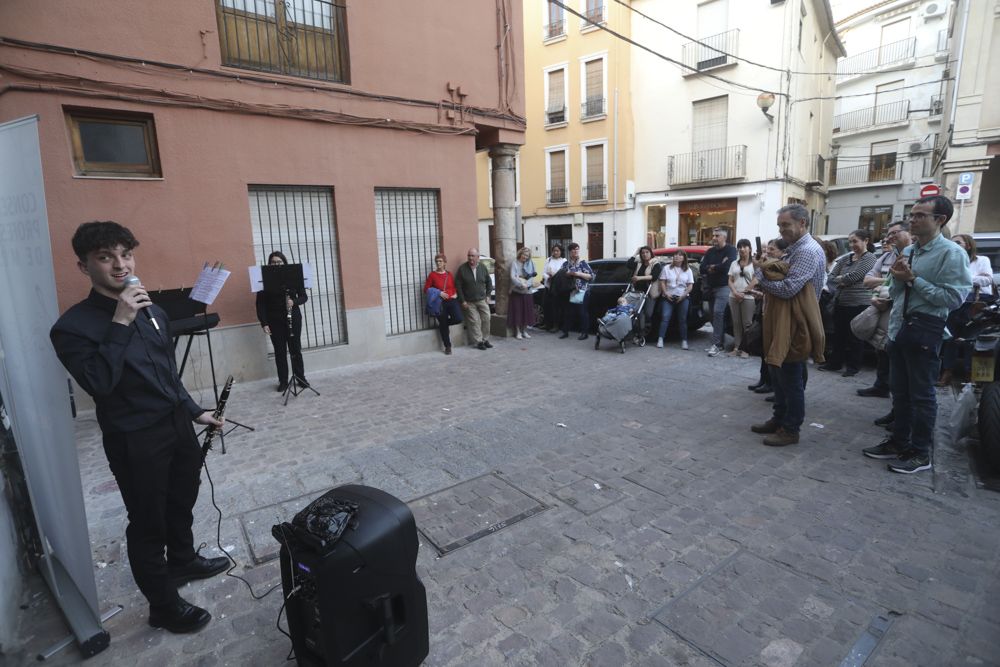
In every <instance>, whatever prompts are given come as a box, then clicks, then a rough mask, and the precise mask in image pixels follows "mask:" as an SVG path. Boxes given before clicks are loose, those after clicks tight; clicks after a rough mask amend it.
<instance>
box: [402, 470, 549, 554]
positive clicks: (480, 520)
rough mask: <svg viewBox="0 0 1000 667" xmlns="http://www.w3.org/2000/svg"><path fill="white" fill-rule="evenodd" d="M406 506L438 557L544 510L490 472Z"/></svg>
mask: <svg viewBox="0 0 1000 667" xmlns="http://www.w3.org/2000/svg"><path fill="white" fill-rule="evenodd" d="M409 505H410V510H412V512H413V515H414V517H415V518H416V520H417V528H418V529H419V530H420V532H421V533H423V535H424V537H426V538H427V540H428V541H429V542H430V543H431V544H432V545H434V548H435V549H437V551H438V553H439V554H440V555H442V556H443V555H445V554H447V553H450V552H452V551H454V550H455V549H459V548H461V547H464V546H465V545H467V544H469V543H471V542H475V541H476V540H478V539H480V538H482V537H486V536H487V535H491V534H493V533H495V532H497V531H498V530H502V529H504V528H507V527H508V526H512V525H514V524H515V523H517V522H518V521H521V520H523V519H527V518H528V517H530V516H534V515H535V514H538V513H539V512H541V511H543V510H545V509H547V507H546V506H545V505H544V504H543V503H542V502H540V501H539V500H537V499H536V498H532V497H531V496H529V495H528V494H527V493H525V492H524V491H522V490H521V489H519V488H517V487H516V486H514V485H513V484H511V483H510V482H508V481H506V480H504V479H503V478H501V477H499V476H498V475H496V474H493V473H491V474H488V475H483V476H482V477H476V478H474V479H470V480H468V481H466V482H462V483H461V484H456V485H455V486H452V487H450V488H447V489H443V490H441V491H436V492H434V493H432V494H430V495H428V496H424V497H422V498H417V499H416V500H413V501H411V502H410V503H409Z"/></svg>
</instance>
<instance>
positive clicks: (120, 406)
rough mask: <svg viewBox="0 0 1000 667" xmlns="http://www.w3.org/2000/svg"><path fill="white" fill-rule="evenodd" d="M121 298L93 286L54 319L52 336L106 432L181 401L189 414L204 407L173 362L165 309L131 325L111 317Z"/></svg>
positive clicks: (140, 424) (149, 419)
mask: <svg viewBox="0 0 1000 667" xmlns="http://www.w3.org/2000/svg"><path fill="white" fill-rule="evenodd" d="M117 303H118V302H117V301H116V300H115V299H111V298H109V297H106V296H104V295H102V294H99V293H97V292H96V291H94V290H91V291H90V295H89V296H88V297H87V298H86V299H84V300H83V301H81V302H80V303H78V304H76V305H75V306H73V307H71V308H70V309H69V310H67V311H66V312H65V313H63V315H62V317H60V318H59V320H58V321H56V323H55V325H53V327H52V330H51V331H50V332H49V338H50V339H51V341H52V346H53V347H55V350H56V355H57V356H58V357H59V361H61V362H62V364H63V366H65V367H66V370H68V371H69V373H70V375H72V376H73V379H74V380H76V381H77V383H78V384H79V385H80V386H81V387H82V388H83V390H84V391H86V392H87V393H88V394H90V395H91V396H92V397H93V398H94V402H95V403H96V405H97V422H98V423H99V424H100V426H101V430H102V431H104V432H105V433H121V432H126V431H135V430H138V429H141V428H144V427H146V426H150V425H152V424H154V423H155V422H157V421H159V420H160V419H162V418H163V417H165V416H167V415H168V414H170V413H171V412H172V411H173V410H174V409H176V408H177V407H178V406H180V405H183V406H184V408H185V409H186V410H187V411H188V413H190V415H191V419H194V418H195V417H197V416H198V415H200V414H201V413H202V412H204V410H203V409H202V408H200V407H199V406H198V404H197V403H195V402H194V400H193V399H192V398H191V395H190V394H188V392H187V390H186V389H185V388H184V385H183V384H182V383H181V379H180V377H178V376H177V364H176V362H175V361H174V346H173V342H172V341H171V338H170V332H169V322H168V320H167V314H166V313H165V312H164V311H163V309H162V308H160V307H159V306H156V305H152V306H149V307H148V308H146V309H145V310H147V311H149V315H152V316H153V317H155V318H156V321H157V323H158V324H159V325H160V329H159V330H157V329H156V328H155V327H154V326H153V324H152V322H151V321H150V318H149V317H147V315H146V313H145V312H141V313H139V315H138V316H137V317H136V318H135V321H133V322H132V324H130V325H129V326H124V325H121V324H116V323H115V322H112V321H111V318H112V317H113V316H114V313H115V307H116V306H117Z"/></svg>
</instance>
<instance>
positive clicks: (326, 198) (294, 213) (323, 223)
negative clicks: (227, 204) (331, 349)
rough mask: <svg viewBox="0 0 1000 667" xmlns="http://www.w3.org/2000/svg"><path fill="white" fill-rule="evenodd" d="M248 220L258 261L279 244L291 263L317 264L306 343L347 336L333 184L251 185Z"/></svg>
mask: <svg viewBox="0 0 1000 667" xmlns="http://www.w3.org/2000/svg"><path fill="white" fill-rule="evenodd" d="M249 196H250V224H251V225H252V226H253V252H254V258H255V260H256V262H257V264H258V265H262V264H265V263H266V262H267V256H268V255H270V254H271V253H272V252H274V251H275V250H280V251H281V252H282V253H284V255H285V256H286V257H287V258H288V261H289V263H291V264H301V263H303V262H308V263H309V264H311V265H312V268H313V281H312V282H313V286H312V290H311V291H310V292H309V300H308V301H306V303H305V305H304V306H302V307H301V308H302V315H303V317H302V348H303V349H314V348H318V347H326V346H328V345H340V344H343V343H346V342H347V323H346V320H345V317H344V289H343V284H342V283H341V280H340V249H339V243H338V239H337V223H336V216H335V214H334V207H333V190H332V189H331V188H315V187H293V186H270V185H251V186H250V189H249Z"/></svg>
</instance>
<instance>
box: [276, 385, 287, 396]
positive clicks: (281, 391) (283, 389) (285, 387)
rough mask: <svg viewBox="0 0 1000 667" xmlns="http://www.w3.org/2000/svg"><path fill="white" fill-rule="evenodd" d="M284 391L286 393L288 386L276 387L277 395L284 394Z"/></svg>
mask: <svg viewBox="0 0 1000 667" xmlns="http://www.w3.org/2000/svg"><path fill="white" fill-rule="evenodd" d="M286 391H288V385H287V384H279V385H278V393H279V394H284V393H285V392H286Z"/></svg>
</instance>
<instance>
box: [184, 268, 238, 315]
mask: <svg viewBox="0 0 1000 667" xmlns="http://www.w3.org/2000/svg"><path fill="white" fill-rule="evenodd" d="M230 273H231V272H230V271H227V270H226V269H224V268H222V264H218V263H217V264H215V265H213V266H209V265H208V264H207V263H206V264H205V266H204V268H202V270H201V273H199V274H198V279H197V280H195V281H194V287H193V288H192V289H191V298H192V299H194V300H195V301H200V302H202V303H204V304H205V305H211V304H212V302H214V301H215V298H216V297H217V296H219V292H221V291H222V286H223V285H225V284H226V281H227V280H229V276H230Z"/></svg>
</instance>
